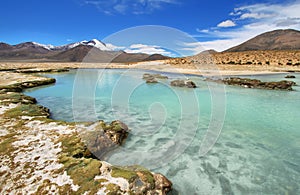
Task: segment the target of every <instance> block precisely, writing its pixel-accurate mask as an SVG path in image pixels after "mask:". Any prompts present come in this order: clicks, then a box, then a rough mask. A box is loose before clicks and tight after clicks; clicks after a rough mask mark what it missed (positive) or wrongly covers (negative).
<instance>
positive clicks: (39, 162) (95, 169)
mask: <svg viewBox="0 0 300 195" xmlns="http://www.w3.org/2000/svg"><path fill="white" fill-rule="evenodd" d="M21 78H22V79H21ZM21 80H22V81H21ZM53 82H55V80H54V81H53V79H49V78H43V77H37V76H33V75H23V74H21V75H20V74H19V73H12V72H6V73H5V74H0V124H1V129H0V159H1V166H0V183H1V188H0V194H166V193H167V192H169V191H170V190H171V187H172V183H171V182H170V181H169V180H168V179H167V178H166V177H164V176H163V175H161V174H157V173H152V172H150V171H149V170H147V169H145V168H143V167H141V166H128V167H119V166H113V165H111V164H109V163H107V162H104V161H101V158H102V156H103V155H104V154H105V153H106V152H109V151H111V150H113V149H114V148H115V147H118V146H120V145H121V144H122V143H123V142H124V140H125V139H126V137H127V135H128V131H129V129H128V127H127V126H126V125H125V124H124V123H122V122H121V121H113V122H111V123H110V124H107V123H105V122H104V121H97V122H90V123H67V122H62V121H55V120H52V119H49V116H50V114H49V109H47V108H45V107H43V106H40V105H37V104H36V100H35V99H34V98H32V97H28V96H26V95H24V94H22V93H21V92H20V90H22V89H24V88H27V87H33V86H38V85H43V84H49V83H53ZM124 156H126V154H124Z"/></svg>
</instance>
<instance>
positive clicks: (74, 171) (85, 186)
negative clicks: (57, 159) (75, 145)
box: [67, 159, 101, 194]
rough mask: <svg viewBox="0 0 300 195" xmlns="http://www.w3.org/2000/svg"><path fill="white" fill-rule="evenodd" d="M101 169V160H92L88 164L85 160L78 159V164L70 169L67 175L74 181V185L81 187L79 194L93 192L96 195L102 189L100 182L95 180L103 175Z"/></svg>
mask: <svg viewBox="0 0 300 195" xmlns="http://www.w3.org/2000/svg"><path fill="white" fill-rule="evenodd" d="M100 167H101V162H100V161H99V160H95V159H91V161H90V162H88V163H86V162H84V160H83V159H77V164H76V165H74V164H72V165H71V166H70V167H68V169H67V173H68V175H70V177H71V178H72V179H73V182H74V184H77V185H79V186H81V187H80V192H79V193H82V192H85V191H91V193H92V194H94V193H96V192H97V191H98V189H99V187H100V182H99V181H96V180H94V178H95V176H97V175H100V174H101V173H100Z"/></svg>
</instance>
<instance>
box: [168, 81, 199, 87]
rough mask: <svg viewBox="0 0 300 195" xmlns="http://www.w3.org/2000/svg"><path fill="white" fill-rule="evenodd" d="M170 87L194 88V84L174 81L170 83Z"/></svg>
mask: <svg viewBox="0 0 300 195" xmlns="http://www.w3.org/2000/svg"><path fill="white" fill-rule="evenodd" d="M170 84H171V86H174V87H187V88H196V87H197V86H196V84H195V83H194V82H193V81H191V80H186V81H185V80H174V81H171V83H170Z"/></svg>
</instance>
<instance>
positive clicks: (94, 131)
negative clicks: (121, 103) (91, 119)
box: [82, 120, 129, 159]
mask: <svg viewBox="0 0 300 195" xmlns="http://www.w3.org/2000/svg"><path fill="white" fill-rule="evenodd" d="M88 129H89V131H86V132H83V133H82V138H83V141H84V142H85V143H86V145H87V149H88V150H89V151H90V152H91V153H92V154H93V155H95V156H96V157H97V158H98V159H101V158H102V157H103V156H104V155H105V154H107V153H108V152H110V151H112V150H114V149H115V148H116V147H118V146H120V145H121V144H122V143H123V142H124V140H125V139H126V138H127V136H128V132H129V129H128V127H127V125H125V124H124V123H122V122H121V121H118V120H117V121H113V122H111V123H110V124H106V123H105V122H104V121H98V122H95V123H93V124H91V125H90V126H88Z"/></svg>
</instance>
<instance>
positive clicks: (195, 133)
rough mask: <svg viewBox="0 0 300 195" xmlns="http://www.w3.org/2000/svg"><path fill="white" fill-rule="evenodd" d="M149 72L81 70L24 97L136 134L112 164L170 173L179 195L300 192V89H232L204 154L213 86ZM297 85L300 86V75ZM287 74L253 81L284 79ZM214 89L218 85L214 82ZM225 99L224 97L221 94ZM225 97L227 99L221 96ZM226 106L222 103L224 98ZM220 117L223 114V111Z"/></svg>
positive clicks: (61, 115) (55, 114)
mask: <svg viewBox="0 0 300 195" xmlns="http://www.w3.org/2000/svg"><path fill="white" fill-rule="evenodd" d="M144 72H146V71H138V70H133V71H129V72H126V70H89V69H86V70H81V71H80V72H76V71H71V72H69V73H60V74H49V75H46V76H49V77H53V78H56V80H57V83H56V84H55V85H52V86H47V87H40V88H35V89H30V90H27V91H26V94H27V95H30V96H33V97H35V98H37V100H38V103H39V104H42V105H44V106H46V107H48V108H50V110H51V114H52V118H54V119H59V120H66V121H74V120H75V121H92V120H96V119H101V120H105V121H112V120H115V119H119V120H121V121H123V122H125V123H126V124H127V125H128V126H129V128H130V129H131V133H130V136H129V137H128V139H127V141H126V143H125V144H124V146H122V148H120V150H119V151H115V152H114V153H113V154H112V155H111V156H108V157H107V160H108V161H109V162H111V163H113V164H121V165H126V164H142V165H144V166H146V167H148V168H151V169H152V170H153V171H155V172H161V173H162V174H164V175H166V176H167V177H168V178H169V179H170V180H171V181H172V182H173V184H174V188H175V189H176V190H177V191H178V193H179V194H300V188H299V183H300V153H299V150H300V132H299V127H300V120H299V119H300V111H299V110H300V87H299V86H295V87H294V89H295V91H271V90H261V89H244V88H240V87H231V86H226V87H225V92H226V97H225V101H226V115H225V121H224V125H223V128H222V132H221V134H220V136H219V139H218V140H217V142H216V144H214V146H213V148H212V149H211V150H210V151H209V152H208V153H207V154H206V155H204V156H201V155H200V154H199V150H200V147H201V143H202V142H203V139H204V138H205V135H206V131H207V128H208V126H209V124H210V120H211V114H212V110H211V109H212V107H213V106H214V105H216V104H217V102H214V99H212V96H211V93H212V91H214V90H220V89H222V86H219V87H220V88H218V87H216V88H213V87H212V86H210V85H211V84H208V83H206V82H204V81H203V78H202V77H197V76H191V75H189V76H188V77H189V78H190V79H192V80H193V81H195V82H196V84H197V85H198V86H199V88H197V89H184V88H176V87H170V86H169V84H168V82H169V80H172V79H175V78H185V76H184V75H179V74H178V75H177V74H167V75H168V76H169V77H170V79H169V80H161V83H159V84H154V85H153V84H151V85H148V84H145V82H144V81H143V80H142V79H141V77H142V75H143V73H144ZM293 75H295V76H296V77H297V78H296V79H291V80H294V81H295V82H296V83H299V84H300V74H293ZM284 76H285V75H283V74H276V75H268V76H266V75H263V76H254V77H253V78H258V79H261V80H266V81H267V80H268V81H269V80H275V81H276V80H284ZM214 85H215V84H214ZM220 94H221V93H220ZM221 95H222V94H221ZM220 100H224V97H221V99H220ZM219 109H220V110H217V111H218V113H222V112H223V111H225V110H224V108H222V107H221V108H219Z"/></svg>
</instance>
